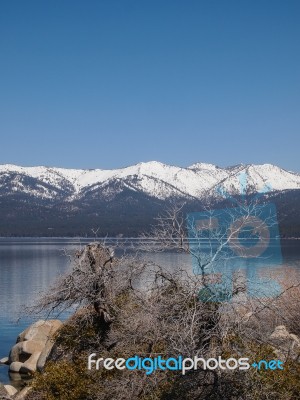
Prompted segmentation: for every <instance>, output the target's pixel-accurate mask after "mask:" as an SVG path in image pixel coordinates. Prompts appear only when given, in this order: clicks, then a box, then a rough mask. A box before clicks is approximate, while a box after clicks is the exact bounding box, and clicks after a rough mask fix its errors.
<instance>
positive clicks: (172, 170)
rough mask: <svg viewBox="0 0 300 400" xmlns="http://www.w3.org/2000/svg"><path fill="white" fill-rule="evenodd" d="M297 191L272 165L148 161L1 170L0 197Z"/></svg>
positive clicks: (299, 178) (294, 180)
mask: <svg viewBox="0 0 300 400" xmlns="http://www.w3.org/2000/svg"><path fill="white" fill-rule="evenodd" d="M242 175H244V176H245V178H243V179H244V180H246V181H245V183H246V191H247V192H248V193H253V192H259V191H261V190H265V188H266V186H267V187H268V188H269V189H268V190H270V191H282V190H289V189H300V175H299V174H297V173H293V172H290V171H286V170H284V169H281V168H279V167H277V166H275V165H271V164H262V165H252V164H251V165H237V166H233V167H228V168H220V167H217V166H215V165H212V164H204V163H197V164H193V165H191V166H189V167H186V168H182V167H176V166H171V165H166V164H162V163H160V162H156V161H152V162H146V163H139V164H136V165H133V166H129V167H126V168H122V169H113V170H101V169H94V170H80V169H64V168H49V167H42V166H41V167H20V166H16V165H9V164H6V165H1V166H0V196H6V195H10V194H17V193H18V194H21V193H22V194H27V195H29V196H33V197H37V198H40V199H53V200H54V199H61V200H65V201H68V202H70V201H73V200H76V199H77V200H78V199H80V198H83V197H84V196H86V195H87V194H93V196H101V197H107V198H108V199H111V198H112V197H113V196H114V194H115V193H120V192H121V191H122V190H124V189H125V188H127V189H130V190H132V191H136V192H140V193H143V194H146V195H148V196H151V197H154V198H157V199H159V200H165V199H168V198H170V197H187V198H194V199H203V198H204V197H207V196H215V195H216V189H217V188H220V187H221V188H223V189H225V190H226V192H228V193H229V194H238V193H240V191H241V176H242Z"/></svg>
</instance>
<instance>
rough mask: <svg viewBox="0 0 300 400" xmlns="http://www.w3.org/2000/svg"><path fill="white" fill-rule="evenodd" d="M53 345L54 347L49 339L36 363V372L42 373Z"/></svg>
mask: <svg viewBox="0 0 300 400" xmlns="http://www.w3.org/2000/svg"><path fill="white" fill-rule="evenodd" d="M53 345H54V342H53V340H51V339H49V340H48V341H47V343H46V345H45V347H44V349H43V350H42V352H41V355H40V356H39V359H38V361H37V364H36V369H37V371H38V372H43V370H44V367H45V364H46V361H47V359H48V357H49V354H50V353H51V350H52V348H53Z"/></svg>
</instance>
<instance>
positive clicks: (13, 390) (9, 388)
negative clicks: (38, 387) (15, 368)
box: [4, 385, 18, 396]
mask: <svg viewBox="0 0 300 400" xmlns="http://www.w3.org/2000/svg"><path fill="white" fill-rule="evenodd" d="M4 388H5V390H6V391H7V393H8V394H9V395H10V396H14V395H15V394H16V393H18V390H17V389H16V388H15V387H13V386H11V385H4Z"/></svg>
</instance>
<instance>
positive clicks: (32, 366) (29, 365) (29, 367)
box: [20, 351, 41, 374]
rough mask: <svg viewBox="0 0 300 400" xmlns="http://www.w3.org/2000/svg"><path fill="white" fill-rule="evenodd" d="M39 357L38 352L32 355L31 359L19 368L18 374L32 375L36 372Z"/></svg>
mask: <svg viewBox="0 0 300 400" xmlns="http://www.w3.org/2000/svg"><path fill="white" fill-rule="evenodd" d="M40 355H41V352H40V351H37V352H35V353H33V354H32V355H31V357H30V358H29V359H28V360H27V361H25V362H24V363H23V365H22V367H21V368H20V373H21V374H33V373H34V372H35V371H36V365H37V361H38V359H39V357H40Z"/></svg>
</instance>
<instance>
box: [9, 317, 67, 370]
mask: <svg viewBox="0 0 300 400" xmlns="http://www.w3.org/2000/svg"><path fill="white" fill-rule="evenodd" d="M61 326H62V322H61V321H59V320H48V321H44V320H40V321H37V322H35V323H34V324H32V325H31V326H29V327H28V328H27V329H25V331H23V332H22V333H20V335H19V336H18V339H17V343H16V344H15V345H14V346H13V347H12V349H11V351H10V353H9V357H8V364H9V370H10V372H19V373H21V374H33V373H34V372H35V371H36V369H37V365H38V366H39V370H42V369H43V368H44V365H45V362H46V360H47V357H48V356H49V354H50V352H51V349H52V347H53V344H54V342H53V335H54V333H55V332H56V331H57V330H58V329H59V328H60V327H61Z"/></svg>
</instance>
